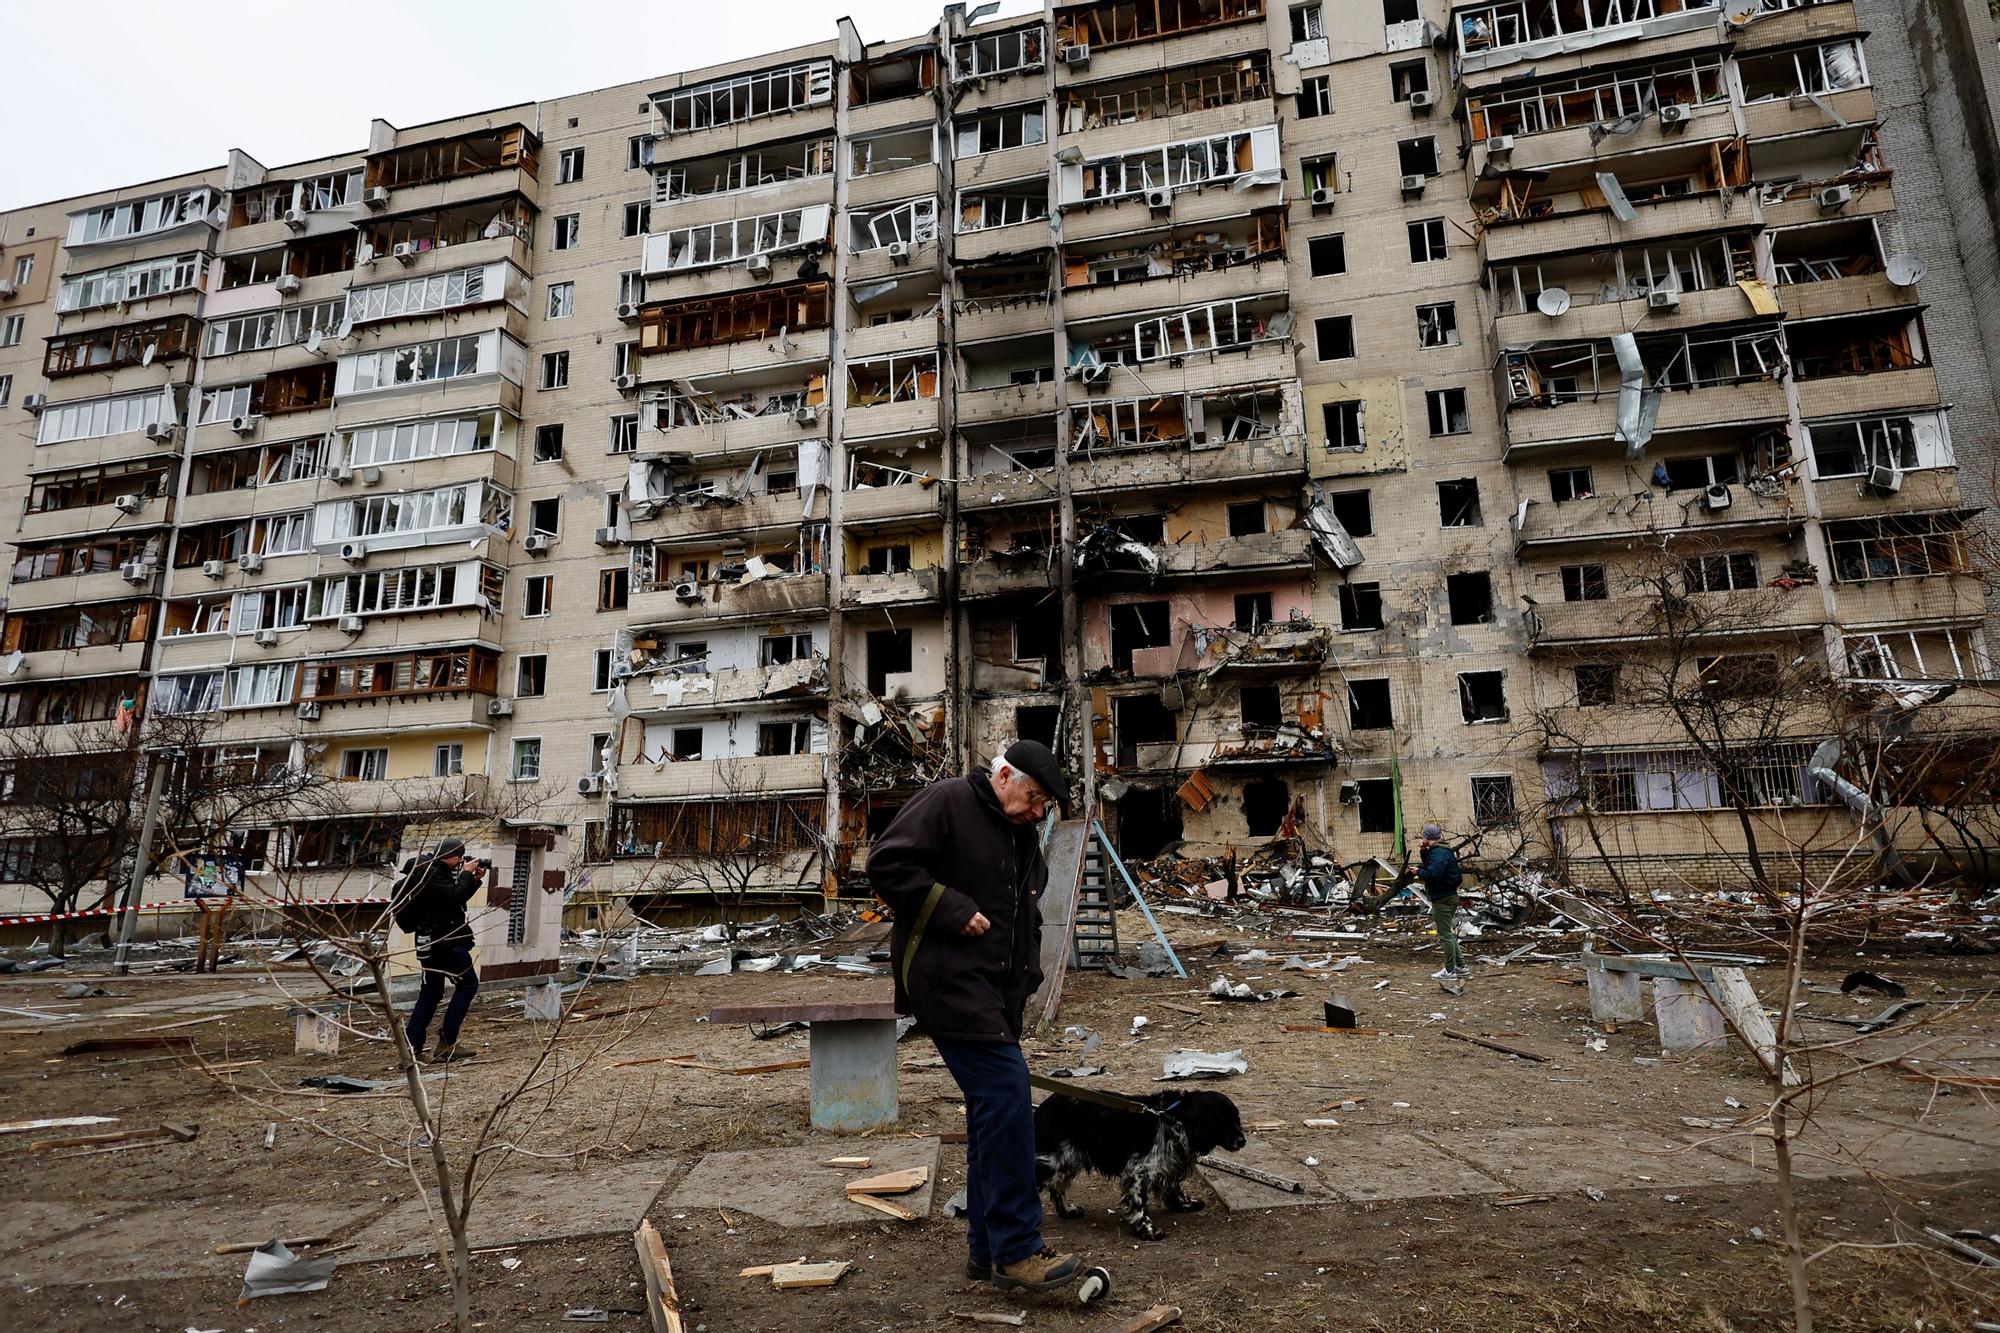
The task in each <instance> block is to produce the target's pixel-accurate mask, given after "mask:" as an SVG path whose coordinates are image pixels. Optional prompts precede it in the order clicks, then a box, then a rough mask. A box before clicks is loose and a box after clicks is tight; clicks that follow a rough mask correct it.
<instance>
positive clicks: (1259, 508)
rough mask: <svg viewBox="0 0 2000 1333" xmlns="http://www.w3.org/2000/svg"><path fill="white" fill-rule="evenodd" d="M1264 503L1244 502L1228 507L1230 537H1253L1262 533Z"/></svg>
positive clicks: (1259, 501) (1260, 501) (1257, 501)
mask: <svg viewBox="0 0 2000 1333" xmlns="http://www.w3.org/2000/svg"><path fill="white" fill-rule="evenodd" d="M1264 530H1265V528H1264V502H1263V501H1262V500H1246V501H1244V502H1243V503H1241V504H1233V505H1230V506H1229V535H1230V536H1232V537H1254V536H1256V535H1257V534H1258V533H1260V532H1263V531H1264Z"/></svg>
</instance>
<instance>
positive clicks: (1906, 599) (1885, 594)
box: [1833, 574, 1986, 629]
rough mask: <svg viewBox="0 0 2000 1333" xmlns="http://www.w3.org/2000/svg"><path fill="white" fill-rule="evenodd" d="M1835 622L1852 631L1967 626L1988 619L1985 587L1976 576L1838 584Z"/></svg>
mask: <svg viewBox="0 0 2000 1333" xmlns="http://www.w3.org/2000/svg"><path fill="white" fill-rule="evenodd" d="M1833 592H1834V601H1833V605H1834V616H1835V618H1836V619H1837V620H1838V621H1839V622H1840V624H1841V625H1843V626H1845V627H1847V628H1849V629H1857V628H1861V627H1863V626H1881V625H1905V624H1911V623H1925V624H1940V623H1954V624H1957V623H1964V622H1968V621H1976V620H1982V619H1984V618H1985V616H1986V585H1985V582H1984V581H1983V580H1981V579H1980V578H1979V577H1978V576H1977V575H1974V574H1933V575H1930V576H1929V577H1926V578H1900V579H1876V580H1874V581H1873V582H1868V583H1836V584H1835V585H1834V589H1833Z"/></svg>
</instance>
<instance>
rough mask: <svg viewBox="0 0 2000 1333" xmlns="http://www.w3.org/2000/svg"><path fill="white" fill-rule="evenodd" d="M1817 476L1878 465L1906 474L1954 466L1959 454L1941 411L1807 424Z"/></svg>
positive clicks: (1857, 473) (1848, 473) (1864, 471)
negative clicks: (1918, 470)
mask: <svg viewBox="0 0 2000 1333" xmlns="http://www.w3.org/2000/svg"><path fill="white" fill-rule="evenodd" d="M1806 436H1807V439H1808V440H1809V441H1810V442H1811V446H1812V456H1813V475H1814V476H1816V477H1852V476H1865V475H1867V474H1868V473H1869V472H1871V471H1873V470H1874V469H1875V468H1881V467H1886V468H1894V469H1896V470H1897V471H1899V472H1907V471H1910V470H1912V469H1914V468H1932V467H1950V466H1951V465H1952V463H1953V462H1954V459H1955V455H1954V454H1953V453H1952V448H1951V433H1950V431H1949V430H1948V429H1947V428H1946V422H1945V416H1944V414H1943V413H1942V412H1929V413H1923V414H1920V415H1916V416H1895V417H1876V418H1871V419H1867V420H1861V421H1823V422H1818V423H1815V424H1813V425H1809V426H1807V427H1806Z"/></svg>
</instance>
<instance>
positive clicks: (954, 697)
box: [931, 6, 972, 772]
mask: <svg viewBox="0 0 2000 1333" xmlns="http://www.w3.org/2000/svg"><path fill="white" fill-rule="evenodd" d="M964 22H965V11H964V9H963V8H962V7H959V6H951V7H948V8H946V10H945V11H944V16H943V17H942V18H941V19H940V20H939V21H938V26H937V27H936V28H934V29H933V30H932V31H933V32H934V33H935V34H936V38H937V56H936V60H937V68H936V73H935V76H934V82H933V83H932V85H931V97H932V101H933V102H935V103H936V106H937V114H936V117H935V119H934V121H933V122H932V127H931V134H932V137H933V141H934V142H935V143H936V145H937V147H936V149H935V153H936V157H937V173H936V174H937V194H936V196H935V197H936V199H937V204H936V208H935V214H936V218H937V229H938V245H937V270H938V301H939V315H940V316H941V317H942V324H943V327H942V329H941V337H940V339H939V347H938V385H939V393H938V434H939V443H938V461H939V464H940V466H941V467H942V468H943V469H944V475H945V481H944V484H943V487H942V490H943V494H942V495H941V496H940V497H939V502H940V515H939V518H940V522H939V532H940V534H941V540H942V545H943V547H944V551H943V560H942V565H941V567H940V569H939V577H938V605H939V610H940V612H941V613H942V616H941V618H942V620H943V623H944V681H945V686H944V748H945V752H946V753H947V754H950V755H951V756H952V757H953V760H954V772H962V771H964V770H965V769H966V768H968V767H969V766H970V765H971V762H972V756H971V753H970V750H969V745H968V739H967V737H968V730H969V729H968V727H967V725H966V716H965V714H966V710H967V708H968V706H969V701H970V699H971V695H972V680H971V675H972V673H971V657H970V654H968V653H967V652H966V651H965V636H966V623H967V614H966V612H964V611H963V610H961V609H960V607H959V600H958V582H959V573H960V571H959V512H958V478H959V477H960V476H962V475H964V471H965V469H964V460H963V457H962V454H961V451H960V449H959V442H958V242H957V236H958V221H957V214H956V212H955V211H954V210H953V209H952V208H951V206H950V205H951V201H952V200H953V199H955V198H957V188H956V185H957V175H956V172H955V170H954V166H955V164H954V160H953V157H952V149H953V138H952V133H951V112H952V108H953V106H954V105H955V103H956V100H957V99H956V95H955V94H956V90H955V89H954V88H953V86H952V82H951V47H952V43H953V42H954V41H956V40H957V39H958V37H959V35H960V33H961V31H962V25H963V24H964Z"/></svg>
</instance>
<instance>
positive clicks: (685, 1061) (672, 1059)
mask: <svg viewBox="0 0 2000 1333" xmlns="http://www.w3.org/2000/svg"><path fill="white" fill-rule="evenodd" d="M633 1063H634V1064H637V1063H639V1062H638V1061H634V1062H633ZM661 1063H663V1064H670V1065H673V1066H675V1067H676V1068H679V1069H699V1070H701V1071H702V1072H703V1073H705V1074H734V1075H736V1076H737V1077H738V1078H742V1077H743V1076H745V1075H747V1074H777V1073H782V1072H783V1071H785V1070H787V1069H809V1068H811V1067H812V1061H810V1060H781V1061H779V1062H778V1063H777V1064H774V1065H744V1066H742V1067H741V1068H738V1069H729V1068H727V1067H725V1066H723V1065H708V1064H703V1063H702V1062H701V1061H699V1060H696V1059H693V1058H691V1057H689V1056H669V1057H668V1058H666V1059H665V1060H663V1061H662V1062H661Z"/></svg>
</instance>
